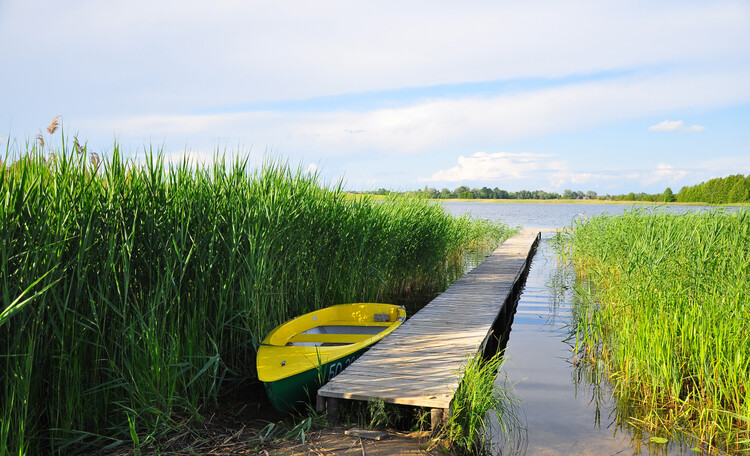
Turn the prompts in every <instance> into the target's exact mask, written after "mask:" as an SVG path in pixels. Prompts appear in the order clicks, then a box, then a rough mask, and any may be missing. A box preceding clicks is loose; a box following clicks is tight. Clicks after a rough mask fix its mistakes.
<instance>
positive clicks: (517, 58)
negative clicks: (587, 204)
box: [0, 0, 750, 194]
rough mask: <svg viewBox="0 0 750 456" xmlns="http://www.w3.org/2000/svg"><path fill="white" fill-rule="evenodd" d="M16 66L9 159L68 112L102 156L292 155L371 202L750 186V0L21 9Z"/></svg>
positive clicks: (1, 112)
mask: <svg viewBox="0 0 750 456" xmlns="http://www.w3.org/2000/svg"><path fill="white" fill-rule="evenodd" d="M0 61H2V68H3V69H2V71H0V141H2V143H5V144H2V143H0V146H3V147H4V146H5V145H7V144H9V143H10V144H13V143H14V142H15V143H16V144H23V143H24V142H25V141H27V140H33V138H34V137H35V136H36V134H37V133H38V132H39V129H41V128H43V127H44V126H46V125H48V124H49V122H50V121H51V120H52V118H53V117H55V116H56V115H61V116H62V121H63V126H64V129H65V133H66V134H67V135H69V136H72V135H77V136H78V137H79V138H80V139H83V140H86V141H87V142H88V145H89V147H90V148H91V149H92V150H95V151H98V152H104V153H107V151H111V150H112V147H113V144H114V141H115V140H116V141H117V142H118V143H119V144H120V145H121V147H122V148H123V149H124V150H125V151H127V153H129V154H130V155H132V156H133V157H134V158H136V159H137V158H138V157H139V156H142V151H143V149H144V147H148V146H155V147H159V148H163V150H164V152H165V154H166V155H167V156H168V157H169V158H170V159H174V160H177V159H179V158H181V157H182V156H183V155H185V154H188V155H189V156H190V157H191V158H193V159H194V160H195V161H199V162H207V161H210V160H212V158H213V157H214V154H215V153H216V151H217V150H220V151H225V152H226V154H227V155H230V156H232V155H236V154H249V155H250V157H251V160H252V162H253V163H260V162H262V161H263V160H264V159H265V158H267V157H269V156H270V157H275V158H281V159H284V160H288V161H289V162H290V163H292V164H294V165H295V166H297V165H299V166H301V167H302V168H304V169H311V170H312V169H316V170H318V172H320V174H321V175H322V177H323V178H324V179H325V180H327V181H331V182H336V181H338V180H339V179H343V180H344V182H345V187H346V188H348V189H352V190H362V189H376V188H379V187H385V188H390V189H401V190H408V189H416V188H423V187H424V186H430V187H436V188H438V189H440V188H442V187H448V188H450V189H453V188H455V187H457V186H459V185H469V186H472V187H475V186H476V187H481V186H489V187H500V188H502V189H507V190H511V191H517V190H520V189H529V190H536V189H544V190H547V191H558V192H562V191H563V190H564V189H572V190H583V191H587V190H594V191H596V192H598V193H599V194H606V193H610V194H618V193H626V192H630V191H635V192H640V191H644V192H649V193H655V192H661V191H663V190H664V188H666V187H667V186H670V187H672V188H673V190H675V191H677V190H679V188H680V187H682V186H683V185H692V184H696V183H699V182H701V181H705V180H707V179H710V178H713V177H720V176H726V175H729V174H737V173H742V174H750V2H748V1H746V0H742V1H715V2H698V1H662V2H653V1H628V2H608V1H573V2H559V1H557V2H553V1H507V2H483V1H470V2H447V1H414V2H403V1H399V2H394V1H380V2H359V1H328V2H319V1H287V2H271V1H264V2H253V1H230V0H219V1H216V2H190V1H179V2H178V1H172V0H162V1H159V2H152V1H150V0H149V1H146V0H131V1H119V0H115V1H107V2H101V1H88V0H75V1H71V2H57V1H34V0H31V1H24V0H2V1H0ZM58 135H59V134H58ZM52 141H53V142H54V141H59V138H52Z"/></svg>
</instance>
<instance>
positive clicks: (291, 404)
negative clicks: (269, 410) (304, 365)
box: [263, 346, 370, 413]
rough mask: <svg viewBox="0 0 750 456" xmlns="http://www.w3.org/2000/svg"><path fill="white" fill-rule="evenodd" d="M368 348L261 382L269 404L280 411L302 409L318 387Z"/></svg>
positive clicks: (309, 402)
mask: <svg viewBox="0 0 750 456" xmlns="http://www.w3.org/2000/svg"><path fill="white" fill-rule="evenodd" d="M369 348H370V347H369V346H368V347H364V348H362V349H360V350H357V351H356V352H354V353H349V354H348V355H346V356H342V357H341V358H338V359H335V360H332V361H329V362H327V363H325V364H323V365H321V366H315V367H312V368H310V369H309V370H306V371H304V372H300V373H299V374H297V375H292V376H290V377H286V378H282V379H279V380H276V381H273V382H263V385H264V386H265V388H266V394H268V399H270V401H271V405H273V408H275V409H276V410H278V411H279V412H281V413H289V412H293V411H294V410H302V409H304V406H305V405H307V404H311V403H312V401H313V400H314V399H315V396H316V395H317V393H318V388H320V387H321V386H323V385H324V384H326V383H327V382H328V381H329V380H330V379H332V378H333V377H335V376H336V375H338V374H339V373H340V372H341V371H342V370H344V369H345V368H346V367H347V366H349V365H350V364H351V363H352V362H354V360H355V359H357V358H359V357H360V356H361V355H362V353H364V352H366V351H367V350H368V349H369Z"/></svg>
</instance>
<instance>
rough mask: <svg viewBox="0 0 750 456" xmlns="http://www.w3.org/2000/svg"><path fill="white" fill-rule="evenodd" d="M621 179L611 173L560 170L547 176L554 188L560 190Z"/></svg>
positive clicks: (599, 184) (598, 184)
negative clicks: (572, 186)
mask: <svg viewBox="0 0 750 456" xmlns="http://www.w3.org/2000/svg"><path fill="white" fill-rule="evenodd" d="M618 179H622V176H619V175H616V174H612V173H599V172H571V171H560V172H556V173H552V174H551V175H550V176H549V182H550V184H551V185H552V187H553V188H554V189H557V190H560V189H562V188H564V187H566V186H571V185H584V184H594V185H595V186H597V187H600V186H601V185H603V184H604V183H605V182H614V181H616V180H618Z"/></svg>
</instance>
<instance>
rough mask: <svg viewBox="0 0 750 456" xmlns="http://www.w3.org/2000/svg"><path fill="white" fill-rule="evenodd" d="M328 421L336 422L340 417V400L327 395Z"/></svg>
mask: <svg viewBox="0 0 750 456" xmlns="http://www.w3.org/2000/svg"><path fill="white" fill-rule="evenodd" d="M326 405H327V407H326V408H327V409H328V422H329V423H335V422H336V421H338V419H339V400H338V399H336V398H335V397H327V398H326Z"/></svg>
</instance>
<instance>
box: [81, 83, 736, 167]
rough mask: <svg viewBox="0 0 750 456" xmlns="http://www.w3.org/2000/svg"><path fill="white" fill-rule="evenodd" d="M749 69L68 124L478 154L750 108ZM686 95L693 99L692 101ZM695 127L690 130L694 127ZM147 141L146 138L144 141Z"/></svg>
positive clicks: (286, 147) (151, 133)
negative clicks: (403, 102)
mask: <svg viewBox="0 0 750 456" xmlns="http://www.w3.org/2000/svg"><path fill="white" fill-rule="evenodd" d="M748 80H750V70H745V71H737V72H729V73H714V74H702V75H685V74H660V75H658V76H653V77H631V76H624V77H619V78H615V79H611V80H607V81H596V82H586V83H578V84H569V85H562V86H558V87H553V88H547V89H538V90H532V91H526V92H520V93H516V94H513V95H499V96H493V97H487V98H478V97H464V98H457V99H435V100H427V101H421V102H417V103H414V104H412V105H408V106H402V107H394V108H389V109H375V110H370V111H343V110H335V111H324V112H284V111H250V112H230V113H221V114H205V115H145V116H131V117H117V118H111V117H110V118H107V117H101V116H98V117H96V118H93V117H92V118H81V119H71V120H69V121H68V123H69V124H71V123H72V124H78V123H83V124H86V125H89V126H90V127H95V128H96V129H97V130H99V131H104V132H105V137H108V138H109V137H111V135H112V134H113V133H116V134H121V135H127V136H130V137H132V136H137V135H140V136H141V137H143V135H144V134H146V135H147V136H146V138H148V139H150V138H156V139H157V140H159V139H161V138H169V139H170V140H171V141H179V142H181V143H183V144H189V145H190V146H192V147H207V146H210V145H211V144H202V143H204V142H206V141H207V140H209V141H213V142H214V143H215V142H216V141H217V140H222V141H225V142H230V143H231V142H235V143H236V142H238V141H239V142H242V141H252V142H253V144H255V145H260V147H265V146H268V147H274V148H278V149H279V150H281V151H282V152H283V153H284V154H287V153H289V152H293V151H300V152H304V153H305V154H306V155H309V154H315V156H321V157H324V156H328V157H333V156H357V155H369V154H372V153H374V152H377V153H385V154H389V155H395V156H398V155H404V154H421V153H426V152H428V151H430V150H435V149H439V148H440V149H443V150H446V149H463V150H465V149H466V148H468V147H471V148H474V150H481V149H483V148H487V147H496V146H497V145H498V144H503V143H508V142H511V141H516V140H520V139H525V138H529V137H539V136H543V135H548V134H551V133H556V132H565V131H576V130H581V129H586V128H591V127H596V126H599V125H603V124H607V123H611V122H616V121H618V120H624V119H632V118H637V117H641V116H646V115H653V113H654V112H666V111H674V110H679V109H686V108H696V107H698V108H712V107H716V106H722V105H725V104H727V103H742V102H745V103H747V102H750V85H748V84H747V83H746V81H748ZM685 93H690V94H691V95H690V97H686V96H685ZM697 127H698V126H692V127H685V128H697ZM140 141H141V142H142V141H143V139H141V140H140Z"/></svg>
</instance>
